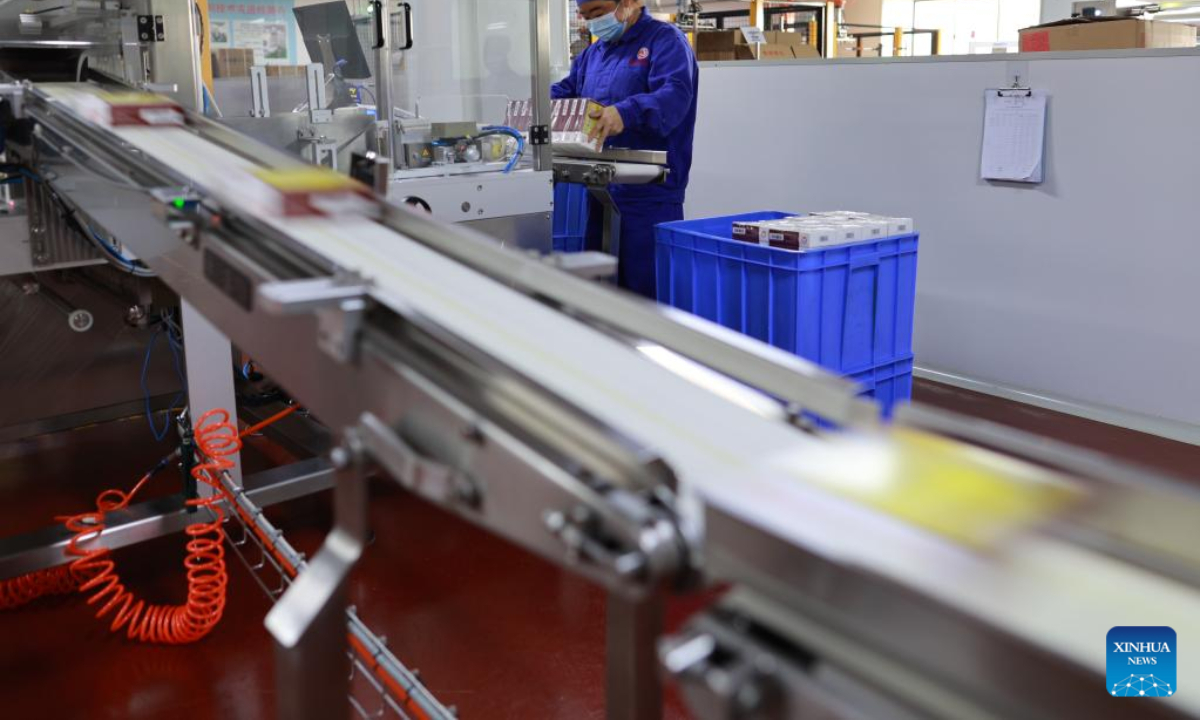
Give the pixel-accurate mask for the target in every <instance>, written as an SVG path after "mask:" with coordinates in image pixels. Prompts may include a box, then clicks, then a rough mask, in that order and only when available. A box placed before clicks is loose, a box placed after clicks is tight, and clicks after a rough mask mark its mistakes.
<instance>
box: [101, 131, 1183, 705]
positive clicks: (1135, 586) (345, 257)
mask: <svg viewBox="0 0 1200 720" xmlns="http://www.w3.org/2000/svg"><path fill="white" fill-rule="evenodd" d="M114 132H115V133H116V134H118V135H120V136H121V137H122V138H123V139H124V140H126V141H127V142H129V143H131V144H133V145H134V146H136V147H138V148H140V149H141V150H142V151H144V152H145V153H146V154H148V155H149V156H152V157H154V158H156V159H158V160H159V161H161V162H163V163H166V164H168V165H171V166H173V167H175V168H177V169H178V170H179V171H180V172H182V173H184V174H186V175H188V176H190V177H192V178H194V179H195V180H196V184H197V185H198V186H200V187H202V188H204V189H205V190H207V191H209V192H211V193H212V194H213V195H214V196H216V197H218V198H220V199H221V200H223V201H224V202H227V203H229V204H231V205H234V206H238V205H239V203H240V200H239V198H238V196H237V188H236V187H234V186H231V185H230V183H229V182H228V181H229V178H230V177H233V176H235V175H236V174H237V171H239V170H242V169H245V168H247V167H248V166H249V163H248V162H247V161H246V160H244V159H242V158H239V157H237V156H235V155H232V154H231V153H229V152H227V151H225V150H223V149H221V148H219V147H216V146H213V145H211V144H209V143H208V142H206V141H205V140H203V139H202V138H200V137H197V136H195V135H193V134H190V133H188V132H186V131H183V130H175V129H161V128H155V129H129V128H126V129H117V130H115V131H114ZM271 222H272V224H273V225H274V226H275V227H277V228H278V229H279V230H281V231H283V232H285V233H287V234H289V235H290V236H291V237H293V238H294V239H296V240H297V241H299V242H301V243H303V244H304V245H306V246H308V247H310V248H311V249H313V250H314V251H316V252H319V253H321V254H322V255H324V256H326V257H327V258H329V259H331V260H332V261H334V262H335V263H337V264H338V265H341V266H342V267H344V268H346V269H349V270H354V271H357V272H359V273H360V274H361V275H363V276H364V277H366V278H369V279H370V280H371V281H372V283H373V285H372V287H373V289H372V294H373V295H374V296H375V298H376V299H377V300H378V301H379V302H381V303H383V304H385V305H388V306H391V307H393V308H395V309H396V310H397V311H398V312H401V313H413V312H416V313H418V314H420V315H422V316H424V317H427V318H429V319H431V320H432V321H434V322H436V323H437V324H438V325H441V326H443V327H445V328H449V329H451V330H452V331H453V332H455V333H456V334H458V335H459V336H460V337H462V338H463V339H465V340H467V341H469V342H470V343H472V344H473V345H474V346H476V347H477V348H479V349H480V350H482V351H484V352H486V353H488V354H489V355H491V356H493V357H495V358H496V359H498V360H499V361H501V362H503V363H505V364H507V365H509V366H511V367H513V368H518V369H520V370H521V371H522V372H523V373H524V374H526V375H527V376H530V377H535V378H537V380H538V382H539V383H541V384H542V385H544V386H545V387H546V388H548V389H549V390H551V391H553V392H554V393H555V394H557V395H559V396H560V397H562V398H563V399H565V400H567V401H569V402H571V403H573V404H575V405H577V406H579V407H581V408H585V409H586V410H587V411H588V412H589V413H590V414H591V415H592V416H594V417H596V418H597V419H599V420H601V421H603V422H605V423H608V424H610V425H611V426H612V427H614V428H616V429H617V430H619V431H621V432H623V433H626V434H628V435H629V436H631V437H635V438H637V439H638V440H639V441H641V442H643V443H645V444H646V445H647V446H649V447H651V448H654V449H655V450H657V451H658V452H659V453H660V454H661V456H662V457H663V458H664V459H665V460H666V461H667V462H668V463H669V464H670V465H671V467H672V468H673V469H674V470H675V471H676V473H677V475H678V476H679V478H680V480H681V484H682V487H683V489H684V490H685V491H688V492H690V497H689V503H688V505H687V506H686V507H685V508H683V510H684V512H685V515H686V517H687V521H688V525H689V529H690V531H691V532H692V533H693V534H696V533H699V532H700V530H701V528H700V523H701V521H700V517H701V512H700V501H701V499H702V500H703V502H705V503H709V504H712V505H714V506H717V507H719V508H721V509H723V510H724V511H726V512H728V513H730V514H732V515H735V516H737V517H740V518H743V519H745V520H746V521H748V522H751V523H752V524H755V525H757V526H760V527H762V528H764V529H767V530H769V531H771V532H772V533H774V534H776V535H778V536H779V537H780V538H783V539H786V540H788V541H789V542H792V543H795V544H796V545H798V546H801V547H806V548H811V549H812V550H814V551H816V552H819V553H820V554H822V555H825V556H827V557H830V558H834V559H837V560H840V561H841V562H843V563H846V564H848V565H851V566H858V567H862V568H866V569H869V570H870V571H872V572H874V573H876V574H878V575H881V576H883V577H889V578H893V579H895V580H896V581H898V582H901V583H903V584H905V585H908V586H909V587H911V588H913V589H915V590H918V591H920V592H924V593H926V594H928V595H930V596H932V597H935V598H940V599H942V600H944V601H945V602H946V603H948V604H950V605H952V606H954V607H958V608H961V609H963V610H964V611H966V612H967V613H969V614H972V615H975V616H978V617H980V618H983V619H985V620H988V621H990V622H992V623H994V624H996V625H998V626H1002V627H1005V628H1006V629H1008V630H1009V631H1011V632H1012V633H1013V634H1015V635H1017V636H1020V637H1023V638H1025V639H1027V640H1028V641H1030V642H1031V643H1033V644H1035V645H1041V646H1046V647H1048V648H1050V649H1051V650H1053V651H1056V652H1058V653H1061V654H1062V655H1064V656H1066V657H1067V658H1070V659H1072V660H1074V661H1075V662H1077V663H1078V664H1080V665H1082V666H1085V667H1091V668H1093V669H1094V670H1095V671H1096V672H1098V673H1100V674H1101V675H1102V674H1103V658H1104V655H1103V653H1102V652H1101V651H1100V648H1101V647H1103V643H1104V637H1105V634H1106V632H1107V631H1108V629H1109V628H1110V627H1112V626H1113V625H1117V624H1125V625H1164V624H1166V625H1172V626H1173V627H1175V629H1176V630H1177V631H1178V633H1179V636H1180V637H1181V638H1188V637H1200V597H1198V596H1197V594H1196V593H1195V591H1194V590H1192V589H1190V588H1188V587H1186V586H1184V585H1182V584H1180V583H1176V582H1173V581H1171V580H1167V579H1163V578H1161V577H1159V576H1156V575H1154V574H1152V573H1150V572H1147V571H1144V570H1142V569H1139V568H1137V567H1134V566H1131V565H1127V564H1124V563H1121V562H1118V561H1115V560H1112V559H1110V558H1107V557H1104V556H1101V555H1099V554H1097V553H1094V552H1091V551H1088V550H1085V549H1081V548H1077V547H1072V546H1069V545H1067V544H1065V543H1062V542H1059V541H1057V540H1053V539H1048V538H1043V537H1033V536H1024V537H1021V538H1019V539H1016V540H1014V541H1012V542H1010V543H1008V544H1006V545H1005V546H1004V547H1003V549H1002V550H1001V551H999V552H997V553H994V554H985V553H980V552H976V551H973V550H970V549H968V548H967V547H965V546H964V545H962V544H957V543H953V542H947V541H946V539H945V537H943V536H939V535H937V534H935V533H933V532H930V531H929V530H928V529H927V528H926V529H923V528H920V527H918V525H919V524H920V523H917V522H915V521H914V520H913V519H912V518H909V522H901V521H899V520H897V519H896V518H895V517H893V516H889V513H888V512H887V510H888V503H889V500H888V497H889V495H888V493H889V492H890V493H892V496H891V497H892V498H893V499H894V497H895V492H897V488H900V491H901V492H902V491H903V488H904V487H906V485H905V483H906V482H907V481H909V480H911V479H912V478H906V477H904V476H903V473H904V470H905V467H906V466H905V459H906V457H907V456H908V455H909V454H912V453H920V452H924V448H921V447H919V446H918V445H915V444H912V443H911V442H909V441H907V440H905V439H903V438H894V437H890V436H878V437H872V438H867V439H862V438H859V439H855V440H845V441H834V440H827V439H818V438H814V437H810V436H806V435H803V434H801V433H798V432H796V431H795V430H794V429H792V428H789V427H787V426H785V425H783V424H781V423H778V422H775V421H772V420H769V419H766V418H763V417H760V416H758V415H756V414H754V413H753V412H750V411H748V410H746V409H744V408H741V407H738V406H737V405H734V404H732V403H730V402H728V401H726V400H723V399H721V398H720V397H718V396H716V395H714V394H712V393H709V392H703V391H699V390H697V388H696V387H695V386H694V385H692V384H690V383H689V382H688V381H686V380H684V379H682V378H680V377H678V376H676V375H675V374H673V373H671V372H669V371H668V370H665V369H663V368H662V367H660V366H658V365H656V364H655V363H654V362H652V361H651V360H650V359H648V358H647V357H646V356H644V355H643V354H642V353H640V352H639V351H638V350H636V349H634V348H631V347H629V346H627V345H625V344H622V343H620V342H618V341H616V340H614V339H612V338H610V337H608V336H605V335H603V334H601V333H598V332H595V331H594V330H592V329H590V328H588V327H586V326H584V325H582V324H580V323H578V322H576V321H574V320H572V319H571V318H569V317H567V316H565V315H562V314H560V313H558V312H556V311H554V310H552V309H550V308H548V307H546V306H544V305H542V304H540V303H538V302H536V301H534V300H533V299H531V298H528V297H526V296H524V295H521V294H519V293H516V292H513V291H511V290H509V289H508V288H506V287H504V286H502V285H500V284H499V283H496V282H494V281H492V280H490V279H488V278H486V277H483V276H481V275H479V274H478V273H475V272H474V271H471V270H469V269H467V268H465V267H463V266H461V265H458V264H457V263H455V262H454V261H452V260H450V259H448V258H446V257H444V256H441V255H439V254H437V253H435V252H434V251H432V250H430V249H428V248H426V247H424V246H422V245H420V244H418V243H415V242H413V241H410V240H408V239H406V238H404V237H402V236H400V235H397V234H396V233H394V232H393V231H391V230H388V229H386V228H384V227H382V226H380V225H378V224H376V223H374V222H371V221H368V220H351V221H347V220H338V221H336V222H335V221H329V220H284V219H275V220H272V221H271ZM850 442H854V443H857V444H853V445H847V444H845V443H850ZM990 458H991V456H988V455H987V454H976V453H973V452H971V451H967V450H965V449H959V450H957V451H946V452H945V453H944V454H943V455H942V456H941V459H942V461H943V464H942V465H941V466H940V472H941V473H943V474H945V475H946V476H947V477H948V478H949V479H950V480H953V479H954V478H956V477H960V476H961V475H962V474H967V473H969V474H973V475H976V476H981V475H982V476H991V477H1006V478H1018V477H1023V478H1025V479H1026V480H1028V481H1030V482H1034V483H1038V482H1041V481H1042V480H1043V478H1041V477H1040V475H1039V473H1037V472H1036V471H1034V470H1032V469H1030V468H1029V467H1027V466H1025V465H1022V464H1013V465H1011V466H1008V467H999V468H998V467H996V466H995V463H994V460H992V459H990ZM847 463H851V464H852V465H853V472H850V473H845V472H838V469H839V468H841V469H845V467H846V464H847ZM853 478H868V479H870V480H871V482H872V483H873V484H874V486H875V489H876V490H879V492H878V493H874V494H873V493H872V492H864V489H863V488H862V487H853V486H852V485H853ZM881 498H882V499H881ZM870 505H874V506H875V508H876V509H870V508H869V507H868V506H870ZM1198 658H1200V656H1197V655H1196V654H1194V653H1184V654H1183V656H1182V657H1181V658H1180V659H1179V663H1180V670H1181V674H1182V676H1183V677H1185V678H1196V677H1200V659H1198ZM1097 690H1098V691H1099V688H1098V689H1097ZM1172 702H1175V703H1178V704H1179V705H1180V706H1181V708H1186V709H1188V710H1190V711H1191V712H1194V713H1200V694H1191V693H1188V694H1180V695H1179V696H1177V697H1175V698H1174V699H1173V700H1172Z"/></svg>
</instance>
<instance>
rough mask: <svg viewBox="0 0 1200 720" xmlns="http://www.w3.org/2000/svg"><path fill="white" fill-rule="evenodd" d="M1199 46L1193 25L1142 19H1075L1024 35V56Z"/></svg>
mask: <svg viewBox="0 0 1200 720" xmlns="http://www.w3.org/2000/svg"><path fill="white" fill-rule="evenodd" d="M1195 46H1196V28H1195V27H1192V26H1191V25H1181V24H1179V23H1169V22H1157V21H1154V20H1140V19H1138V18H1104V17H1100V18H1092V19H1088V18H1074V19H1071V20H1063V21H1060V22H1056V23H1047V24H1045V25H1038V26H1036V27H1031V28H1025V29H1024V30H1022V31H1021V52H1057V51H1072V50H1119V49H1127V48H1174V47H1195Z"/></svg>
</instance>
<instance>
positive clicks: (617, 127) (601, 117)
mask: <svg viewBox="0 0 1200 720" xmlns="http://www.w3.org/2000/svg"><path fill="white" fill-rule="evenodd" d="M592 118H593V119H595V120H596V125H595V127H593V128H592V132H591V133H589V134H588V140H591V141H593V142H595V143H596V146H597V147H604V141H605V140H607V139H609V138H610V137H612V136H613V135H620V134H621V133H623V132H625V121H624V120H622V119H621V113H619V112H617V109H616V108H615V107H612V106H609V107H606V108H604V109H603V110H593V111H592Z"/></svg>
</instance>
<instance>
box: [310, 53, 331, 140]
mask: <svg viewBox="0 0 1200 720" xmlns="http://www.w3.org/2000/svg"><path fill="white" fill-rule="evenodd" d="M304 78H305V90H306V92H307V94H308V121H309V122H310V123H312V124H313V125H323V124H325V123H328V122H331V121H332V120H333V111H332V110H329V109H327V108H326V107H325V106H326V105H328V104H329V103H328V100H327V99H326V96H325V65H324V64H322V63H313V64H311V65H309V66H307V67H305V68H304Z"/></svg>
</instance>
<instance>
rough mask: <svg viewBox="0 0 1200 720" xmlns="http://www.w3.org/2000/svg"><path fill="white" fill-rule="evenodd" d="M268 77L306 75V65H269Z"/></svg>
mask: <svg viewBox="0 0 1200 720" xmlns="http://www.w3.org/2000/svg"><path fill="white" fill-rule="evenodd" d="M267 77H304V66H303V65H268V66H267Z"/></svg>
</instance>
